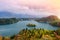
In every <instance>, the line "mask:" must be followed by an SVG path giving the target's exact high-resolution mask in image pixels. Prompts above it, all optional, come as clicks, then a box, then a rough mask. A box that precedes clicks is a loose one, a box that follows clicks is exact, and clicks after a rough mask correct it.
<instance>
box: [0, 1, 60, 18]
mask: <svg viewBox="0 0 60 40" xmlns="http://www.w3.org/2000/svg"><path fill="white" fill-rule="evenodd" d="M0 11H10V12H14V13H22V14H30V15H57V16H58V17H60V0H0Z"/></svg>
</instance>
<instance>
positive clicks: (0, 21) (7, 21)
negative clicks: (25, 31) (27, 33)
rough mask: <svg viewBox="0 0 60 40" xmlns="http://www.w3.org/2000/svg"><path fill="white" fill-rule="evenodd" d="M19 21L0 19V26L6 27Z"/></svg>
mask: <svg viewBox="0 0 60 40" xmlns="http://www.w3.org/2000/svg"><path fill="white" fill-rule="evenodd" d="M18 21H19V20H18V19H16V18H0V25H7V24H13V23H17V22H18Z"/></svg>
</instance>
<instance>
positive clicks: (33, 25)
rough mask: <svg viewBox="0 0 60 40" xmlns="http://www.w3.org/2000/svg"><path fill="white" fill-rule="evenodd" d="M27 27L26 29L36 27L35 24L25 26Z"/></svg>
mask: <svg viewBox="0 0 60 40" xmlns="http://www.w3.org/2000/svg"><path fill="white" fill-rule="evenodd" d="M27 26H28V27H36V25H35V24H32V23H29V24H27Z"/></svg>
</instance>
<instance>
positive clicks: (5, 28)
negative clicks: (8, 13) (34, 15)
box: [0, 20, 58, 36]
mask: <svg viewBox="0 0 60 40" xmlns="http://www.w3.org/2000/svg"><path fill="white" fill-rule="evenodd" d="M28 23H33V24H36V27H35V28H44V29H48V30H56V29H58V27H53V26H51V25H49V24H47V23H39V22H36V21H33V20H32V21H19V22H17V23H14V24H10V25H0V36H12V35H16V34H18V33H19V31H21V30H22V29H25V28H28V29H33V28H34V27H27V26H26V25H27V24H28Z"/></svg>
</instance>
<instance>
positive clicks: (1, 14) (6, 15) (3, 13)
mask: <svg viewBox="0 0 60 40" xmlns="http://www.w3.org/2000/svg"><path fill="white" fill-rule="evenodd" d="M11 17H16V18H41V17H43V16H42V15H40V16H37V15H29V14H23V13H19V14H17V13H12V12H8V11H0V18H11Z"/></svg>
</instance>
